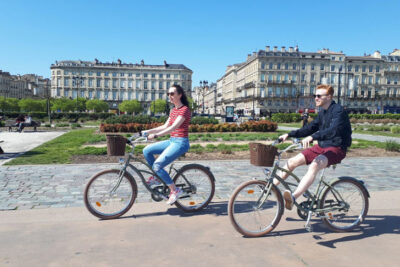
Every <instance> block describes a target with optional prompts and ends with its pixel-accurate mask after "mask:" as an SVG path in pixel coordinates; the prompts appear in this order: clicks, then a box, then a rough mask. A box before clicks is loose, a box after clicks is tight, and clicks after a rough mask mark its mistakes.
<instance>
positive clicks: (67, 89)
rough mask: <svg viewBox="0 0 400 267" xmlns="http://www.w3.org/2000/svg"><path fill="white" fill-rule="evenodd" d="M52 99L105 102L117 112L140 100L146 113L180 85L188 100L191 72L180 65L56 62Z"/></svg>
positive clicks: (53, 70)
mask: <svg viewBox="0 0 400 267" xmlns="http://www.w3.org/2000/svg"><path fill="white" fill-rule="evenodd" d="M50 69H51V95H52V96H53V97H69V98H73V99H76V97H77V96H79V97H85V98H87V99H101V100H104V101H106V102H107V103H108V104H109V106H110V108H111V109H117V108H118V104H120V103H121V102H122V101H123V100H133V99H136V100H139V101H140V102H141V103H142V106H143V108H144V109H145V112H148V113H150V104H151V102H152V101H154V100H157V99H167V94H166V93H167V90H168V88H169V87H170V86H172V85H173V84H179V85H181V86H182V87H183V89H184V90H185V91H186V92H187V94H188V96H190V92H191V87H192V74H193V72H192V71H191V70H190V69H189V68H187V67H186V66H184V65H182V64H169V63H167V62H166V61H164V64H163V65H146V64H145V63H144V61H143V60H142V61H141V63H140V64H132V63H123V62H121V60H118V61H117V62H112V63H108V62H106V63H103V62H100V61H99V60H97V59H95V60H94V61H81V60H77V61H72V60H66V61H56V63H55V64H52V65H51V67H50Z"/></svg>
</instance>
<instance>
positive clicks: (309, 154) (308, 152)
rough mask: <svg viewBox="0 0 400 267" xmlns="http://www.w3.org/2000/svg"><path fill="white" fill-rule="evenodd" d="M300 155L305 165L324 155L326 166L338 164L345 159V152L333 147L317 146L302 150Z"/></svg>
mask: <svg viewBox="0 0 400 267" xmlns="http://www.w3.org/2000/svg"><path fill="white" fill-rule="evenodd" d="M301 153H302V154H303V155H304V157H305V158H306V163H307V165H308V164H310V163H311V162H312V161H313V160H314V159H315V158H316V157H317V156H319V155H324V156H325V157H326V158H327V159H328V166H330V165H332V164H338V163H340V162H341V161H342V159H344V158H345V157H346V151H344V150H343V149H342V148H340V147H335V146H330V147H325V148H322V147H320V146H319V145H314V146H313V147H310V148H307V149H305V150H303V151H302V152H301Z"/></svg>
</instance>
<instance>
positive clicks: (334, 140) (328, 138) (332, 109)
mask: <svg viewBox="0 0 400 267" xmlns="http://www.w3.org/2000/svg"><path fill="white" fill-rule="evenodd" d="M309 135H311V136H312V138H313V139H314V140H317V141H318V145H319V146H320V147H330V146H335V147H341V148H342V149H344V150H347V148H348V147H350V146H351V124H350V120H349V116H348V115H347V112H346V110H344V108H343V107H342V106H341V105H339V104H336V103H335V101H332V104H331V105H330V106H329V108H328V109H327V110H325V109H321V110H320V112H319V113H318V116H317V117H316V118H315V119H314V120H313V121H312V122H311V123H309V124H307V125H305V126H304V127H303V128H301V129H298V130H295V131H291V132H290V133H289V136H290V137H305V136H309Z"/></svg>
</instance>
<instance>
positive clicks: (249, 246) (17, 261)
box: [0, 191, 400, 267]
mask: <svg viewBox="0 0 400 267" xmlns="http://www.w3.org/2000/svg"><path fill="white" fill-rule="evenodd" d="M399 203H400V191H385V192H372V193H371V198H370V209H369V213H368V217H367V218H366V220H365V222H364V223H363V225H362V227H361V228H360V229H358V230H356V231H354V232H350V233H333V232H331V231H330V230H327V229H326V228H325V227H324V225H322V224H321V221H320V220H318V219H316V220H314V221H313V222H312V224H313V229H314V232H311V233H309V232H307V231H305V229H304V227H303V225H304V221H302V220H300V219H299V218H298V217H297V214H296V211H285V214H284V215H283V217H282V220H281V222H280V224H279V225H278V226H277V228H276V229H275V231H274V232H272V233H271V234H270V235H268V236H265V237H261V238H244V237H242V236H241V235H240V234H239V233H237V232H236V231H235V230H234V228H233V227H232V226H231V224H230V221H229V218H228V216H227V210H226V207H227V203H226V201H218V202H214V203H212V204H211V205H210V206H209V207H208V208H207V209H206V210H204V211H202V212H200V213H195V214H185V213H183V212H182V211H181V210H179V209H177V208H175V207H173V206H172V207H167V206H166V205H165V204H164V203H136V204H135V205H134V206H133V207H132V209H131V210H130V211H129V212H128V213H127V215H126V216H125V217H123V218H121V219H117V220H110V221H101V220H98V219H97V218H95V217H93V216H92V215H90V214H89V213H88V212H87V211H86V210H85V208H82V207H80V208H59V209H42V210H21V211H3V212H1V220H0V237H1V243H0V265H1V266H363V267H364V266H397V265H398V262H399V261H400V254H399V253H398V244H399V243H400V235H399V234H400V208H399Z"/></svg>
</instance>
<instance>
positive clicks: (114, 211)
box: [84, 169, 137, 220]
mask: <svg viewBox="0 0 400 267" xmlns="http://www.w3.org/2000/svg"><path fill="white" fill-rule="evenodd" d="M119 172H120V170H115V169H111V170H104V171H101V172H99V173H97V174H95V175H94V176H93V177H92V178H91V179H90V181H89V183H88V184H87V186H86V188H85V192H84V201H85V206H86V208H87V209H88V210H89V212H90V213H91V214H93V215H94V216H96V217H98V218H100V219H103V220H109V219H116V218H118V217H120V216H122V215H124V214H125V213H126V212H127V211H128V210H129V209H130V208H131V207H132V205H133V203H134V202H135V199H136V196H137V184H136V181H135V179H133V177H132V176H131V175H130V174H129V173H128V172H125V174H124V177H123V179H122V181H121V184H120V185H119V187H118V189H117V191H118V193H117V194H114V195H112V196H107V194H109V192H108V191H109V190H111V189H113V187H114V186H115V184H116V182H117V181H118V175H119ZM105 189H106V190H105ZM92 194H93V196H92ZM125 198H126V200H125ZM114 200H115V201H114ZM124 200H125V201H124ZM118 201H119V203H118ZM118 206H121V207H120V208H118Z"/></svg>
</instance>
